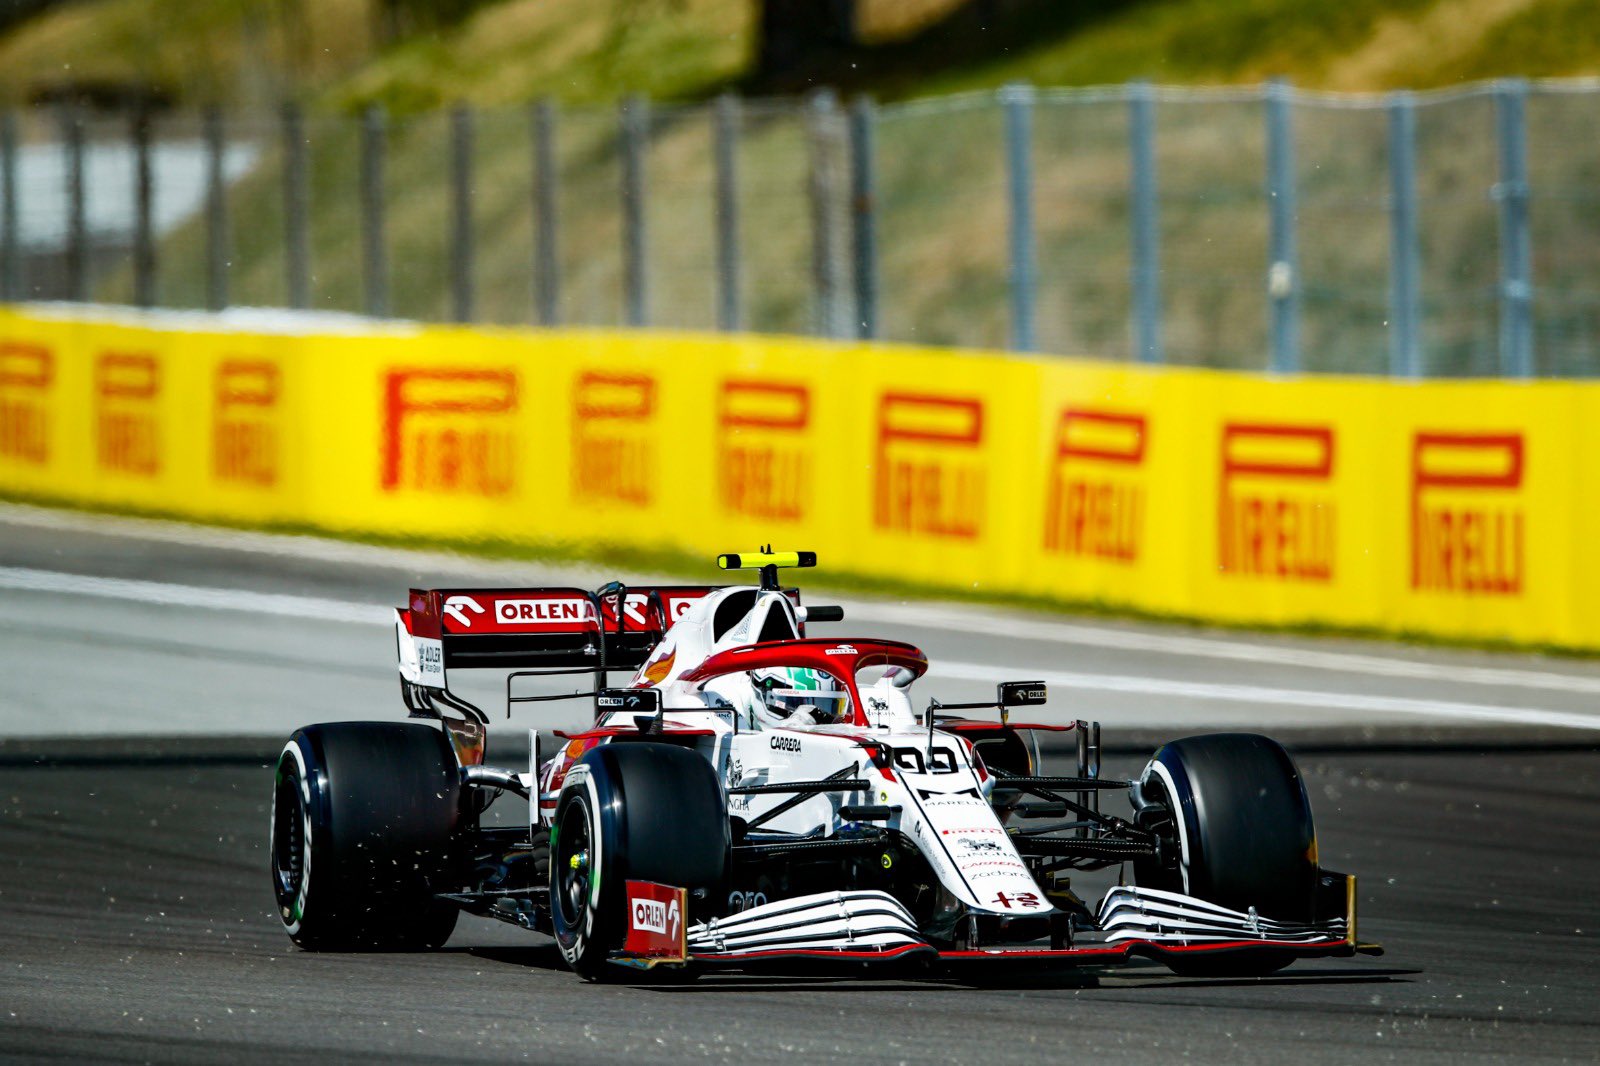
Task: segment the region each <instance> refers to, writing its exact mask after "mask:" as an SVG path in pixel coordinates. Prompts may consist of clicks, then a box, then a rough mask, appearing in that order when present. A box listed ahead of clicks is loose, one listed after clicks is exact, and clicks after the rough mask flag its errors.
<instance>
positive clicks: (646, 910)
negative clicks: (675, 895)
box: [628, 899, 679, 933]
mask: <svg viewBox="0 0 1600 1066" xmlns="http://www.w3.org/2000/svg"><path fill="white" fill-rule="evenodd" d="M628 902H629V903H631V904H633V927H634V928H635V929H639V930H643V931H644V932H646V933H666V932H668V931H669V930H675V929H677V927H678V918H679V915H678V901H677V900H673V901H672V903H670V904H667V903H663V902H661V901H660V900H658V899H629V901H628Z"/></svg>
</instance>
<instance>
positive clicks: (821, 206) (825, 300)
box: [806, 89, 847, 337]
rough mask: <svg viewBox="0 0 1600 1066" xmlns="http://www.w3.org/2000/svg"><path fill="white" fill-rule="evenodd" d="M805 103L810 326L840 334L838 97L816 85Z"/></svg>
mask: <svg viewBox="0 0 1600 1066" xmlns="http://www.w3.org/2000/svg"><path fill="white" fill-rule="evenodd" d="M806 106H807V109H808V111H809V114H808V116H807V117H808V119H809V126H810V130H809V139H810V142H811V276H812V281H813V284H814V286H815V289H816V297H817V298H816V305H815V322H814V323H813V327H812V328H813V332H815V333H816V334H817V335H818V336H821V337H842V336H844V335H845V334H846V332H847V331H846V329H845V328H844V327H845V322H846V321H847V318H846V316H845V314H844V285H843V283H842V281H841V278H840V274H841V271H840V268H839V267H840V264H839V251H840V249H839V247H838V244H837V236H838V234H837V232H836V230H835V228H834V223H835V213H836V204H837V200H838V191H839V178H840V175H839V174H838V172H837V165H836V164H837V161H838V160H837V151H836V149H837V145H836V144H835V133H836V123H837V120H838V117H839V98H838V96H837V95H835V94H834V92H833V90H832V89H818V90H817V91H816V92H814V93H812V94H811V96H810V98H809V100H808V101H807V105H806Z"/></svg>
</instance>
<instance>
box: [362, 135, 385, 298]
mask: <svg viewBox="0 0 1600 1066" xmlns="http://www.w3.org/2000/svg"><path fill="white" fill-rule="evenodd" d="M385 125H386V123H385V120H384V114H383V109H382V108H380V107H379V106H378V105H376V104H371V105H369V106H368V107H367V109H366V112H365V113H364V114H363V115H362V117H361V264H362V271H361V276H362V281H363V283H364V285H365V288H366V310H367V314H369V315H371V316H373V317H374V318H382V317H384V316H385V315H387V314H388V313H389V262H388V255H387V251H386V246H385V242H384V222H383V156H384V146H385V141H386V140H387V137H386V130H385Z"/></svg>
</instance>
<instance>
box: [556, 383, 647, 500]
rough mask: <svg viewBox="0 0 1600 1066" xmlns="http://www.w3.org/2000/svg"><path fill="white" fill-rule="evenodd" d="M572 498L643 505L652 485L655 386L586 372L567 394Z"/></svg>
mask: <svg viewBox="0 0 1600 1066" xmlns="http://www.w3.org/2000/svg"><path fill="white" fill-rule="evenodd" d="M572 407H573V422H572V494H573V496H574V497H576V498H579V499H585V500H601V501H608V502H612V503H625V504H630V505H632V506H635V507H644V506H647V505H649V503H650V502H651V499H652V496H653V488H654V485H655V483H656V469H655V468H656V443H655V433H656V430H655V423H656V380H655V378H652V377H648V376H645V375H643V374H614V373H606V372H601V371H595V370H591V371H586V372H584V373H583V374H580V375H578V379H577V382H576V384H575V385H574V386H573V394H572Z"/></svg>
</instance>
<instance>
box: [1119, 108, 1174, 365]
mask: <svg viewBox="0 0 1600 1066" xmlns="http://www.w3.org/2000/svg"><path fill="white" fill-rule="evenodd" d="M1155 130H1156V121H1155V89H1154V88H1153V87H1152V86H1151V85H1150V83H1149V82H1145V81H1136V82H1133V83H1131V84H1130V85H1129V86H1128V140H1129V149H1130V151H1131V155H1132V162H1133V210H1132V215H1133V219H1132V221H1133V336H1134V353H1135V356H1136V358H1138V359H1139V360H1140V361H1141V362H1145V363H1160V362H1164V361H1165V357H1164V355H1163V354H1162V351H1161V240H1160V236H1161V235H1160V232H1159V228H1158V227H1159V217H1158V211H1159V206H1158V202H1157V199H1156V145H1155V139H1156V132H1155Z"/></svg>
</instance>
